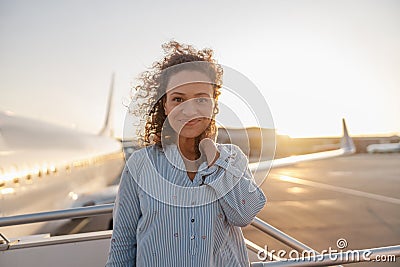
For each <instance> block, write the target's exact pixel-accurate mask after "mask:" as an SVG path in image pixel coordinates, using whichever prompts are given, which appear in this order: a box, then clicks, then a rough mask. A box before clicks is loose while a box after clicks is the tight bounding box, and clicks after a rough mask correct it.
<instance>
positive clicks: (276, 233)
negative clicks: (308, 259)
mask: <svg viewBox="0 0 400 267" xmlns="http://www.w3.org/2000/svg"><path fill="white" fill-rule="evenodd" d="M251 225H252V226H254V227H256V228H257V229H259V230H261V231H262V232H264V233H266V234H268V235H270V236H271V237H274V238H275V239H277V240H279V241H280V242H282V243H284V244H285V245H288V246H289V247H291V248H294V249H295V250H297V251H299V252H302V251H304V250H306V251H315V250H314V249H312V248H310V247H309V246H307V245H305V244H303V243H301V242H300V241H298V240H297V239H295V238H293V237H291V236H289V235H287V234H285V233H284V232H282V231H281V230H279V229H277V228H275V227H273V226H272V225H270V224H268V223H266V222H264V221H263V220H261V219H259V218H258V217H255V218H254V220H253V221H252V222H251Z"/></svg>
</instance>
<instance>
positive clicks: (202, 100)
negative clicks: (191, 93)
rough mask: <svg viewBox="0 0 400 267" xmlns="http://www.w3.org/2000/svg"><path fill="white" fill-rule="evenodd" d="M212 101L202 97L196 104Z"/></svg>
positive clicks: (197, 99)
mask: <svg viewBox="0 0 400 267" xmlns="http://www.w3.org/2000/svg"><path fill="white" fill-rule="evenodd" d="M209 100H210V99H209V98H206V97H200V98H196V102H197V103H208V101H209Z"/></svg>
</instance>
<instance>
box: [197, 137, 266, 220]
mask: <svg viewBox="0 0 400 267" xmlns="http://www.w3.org/2000/svg"><path fill="white" fill-rule="evenodd" d="M219 150H220V157H219V158H218V159H217V161H216V162H215V163H214V164H215V165H216V166H217V167H218V168H219V169H220V171H218V172H217V175H215V176H208V177H207V178H206V179H205V181H204V183H205V184H206V185H208V186H210V187H211V188H212V189H213V190H215V193H216V194H217V196H218V201H219V203H220V205H221V206H222V209H223V211H224V213H225V216H226V218H227V220H228V222H229V223H230V224H232V225H234V226H240V227H243V226H246V225H248V224H250V223H251V222H252V220H253V219H254V217H255V216H256V215H257V213H258V212H259V211H260V210H261V209H262V208H263V207H264V205H265V203H266V197H265V195H264V193H263V191H262V190H261V189H260V188H258V186H257V185H256V183H255V181H254V177H253V175H252V173H251V171H250V170H249V168H248V160H247V157H246V155H244V153H243V152H242V151H241V149H240V148H239V147H237V146H235V145H229V146H227V145H225V146H220V149H219Z"/></svg>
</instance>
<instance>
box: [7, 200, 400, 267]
mask: <svg viewBox="0 0 400 267" xmlns="http://www.w3.org/2000/svg"><path fill="white" fill-rule="evenodd" d="M113 207H114V204H104V205H98V206H89V207H81V208H73V209H66V210H57V211H49V212H40V213H33V214H24V215H16V216H9V217H2V218H0V227H4V226H13V225H21V224H29V223H37V222H46V221H53V220H62V219H77V218H86V217H91V216H97V215H103V214H109V213H112V211H113ZM251 225H252V226H254V227H256V228H257V229H259V230H261V231H262V232H264V233H266V234H268V235H270V236H271V237H273V238H275V239H277V240H278V241H280V242H282V243H284V244H286V245H288V246H289V247H291V248H293V249H295V250H297V251H298V252H303V251H306V252H308V253H311V254H312V256H309V257H304V258H295V259H285V258H279V257H277V256H276V255H270V254H269V253H268V252H267V251H263V253H266V254H267V255H269V256H270V257H272V259H273V260H274V261H269V262H253V263H252V264H251V265H252V267H261V266H268V267H269V266H327V265H331V264H341V263H353V262H363V261H371V260H375V261H376V260H377V259H378V258H379V257H381V256H394V257H400V245H397V246H389V247H380V248H371V249H364V250H351V251H350V253H352V254H351V255H353V254H356V255H367V254H368V257H358V258H355V257H353V258H352V257H349V252H347V251H346V252H340V253H331V254H329V255H328V254H325V255H324V254H319V253H318V252H317V251H315V250H313V249H312V248H310V247H309V246H307V245H305V244H303V243H301V242H300V241H298V240H297V239H295V238H293V237H291V236H289V235H287V234H285V233H284V232H282V231H280V230H279V229H277V228H275V227H273V226H272V225H270V224H268V223H266V222H264V221H263V220H261V219H259V218H257V217H256V218H255V219H254V220H253V221H252V223H251ZM0 232H1V228H0ZM0 238H1V239H2V240H1V241H2V243H3V244H4V243H6V244H8V243H9V240H8V239H7V238H6V237H5V236H4V235H2V234H1V233H0ZM0 243H1V242H0ZM246 246H247V248H248V249H249V250H251V251H253V252H255V253H259V252H260V251H261V250H263V249H262V248H261V247H259V246H258V245H256V244H254V243H253V242H251V241H249V240H246ZM308 255H310V254H308Z"/></svg>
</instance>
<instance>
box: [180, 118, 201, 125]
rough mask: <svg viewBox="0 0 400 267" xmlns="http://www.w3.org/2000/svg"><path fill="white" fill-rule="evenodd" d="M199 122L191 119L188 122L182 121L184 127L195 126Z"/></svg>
mask: <svg viewBox="0 0 400 267" xmlns="http://www.w3.org/2000/svg"><path fill="white" fill-rule="evenodd" d="M200 121H201V119H193V120H190V121H183V123H184V125H185V126H193V125H196V124H197V123H198V122H200Z"/></svg>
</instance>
